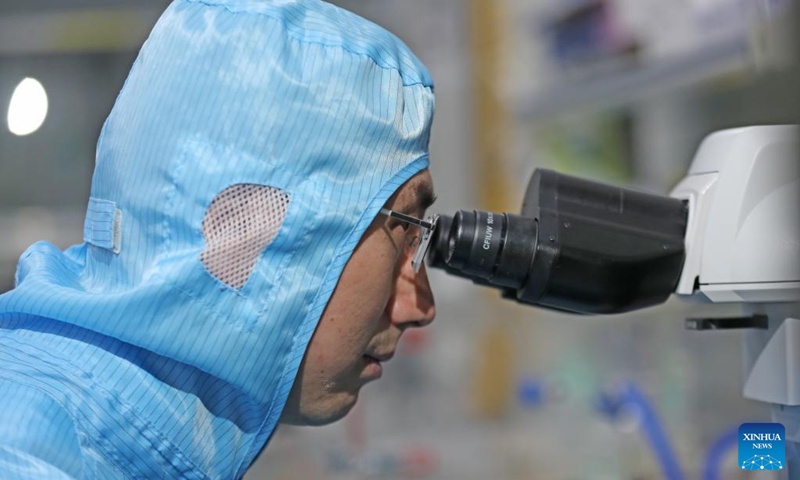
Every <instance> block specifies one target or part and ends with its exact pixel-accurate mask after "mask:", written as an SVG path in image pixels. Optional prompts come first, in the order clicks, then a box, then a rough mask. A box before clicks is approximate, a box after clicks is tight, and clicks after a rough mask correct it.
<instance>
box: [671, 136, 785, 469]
mask: <svg viewBox="0 0 800 480" xmlns="http://www.w3.org/2000/svg"><path fill="white" fill-rule="evenodd" d="M799 140H800V127H797V126H759V127H745V128H737V129H731V130H723V131H720V132H716V133H714V134H712V135H709V136H708V137H707V138H706V139H705V140H704V141H703V143H702V144H701V145H700V148H699V150H698V152H697V154H696V156H695V158H694V161H693V162H692V165H691V167H690V169H689V173H688V175H687V176H686V177H685V178H684V179H683V181H681V182H680V183H679V184H678V185H677V187H675V189H674V190H673V191H672V192H671V194H670V195H671V196H672V197H675V198H680V199H683V200H685V201H688V204H689V219H688V225H687V229H686V241H685V245H686V260H685V262H684V267H683V271H682V273H681V277H680V280H679V282H678V286H677V288H676V290H675V293H676V294H678V295H680V296H685V297H688V298H691V299H695V300H702V301H706V302H713V303H725V302H737V303H742V304H743V315H745V316H762V318H763V316H766V318H767V323H768V327H767V328H749V329H747V330H745V331H744V333H743V348H744V396H745V397H747V398H751V399H754V400H760V401H762V402H767V403H769V404H771V405H772V412H773V421H775V422H778V423H781V424H783V425H784V427H786V445H787V452H786V454H787V461H788V462H789V468H788V469H784V470H785V471H786V470H788V475H789V478H791V479H800V460H798V459H797V458H798V457H797V455H800V148H798V143H799ZM793 454H794V455H795V457H794V460H792V459H791V458H792V455H793Z"/></svg>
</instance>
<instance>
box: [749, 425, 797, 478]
mask: <svg viewBox="0 0 800 480" xmlns="http://www.w3.org/2000/svg"><path fill="white" fill-rule="evenodd" d="M785 438H786V429H785V428H783V425H781V424H780V423H743V424H742V426H741V427H739V467H741V469H742V470H782V469H783V466H784V465H786V441H785Z"/></svg>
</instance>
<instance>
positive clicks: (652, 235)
mask: <svg viewBox="0 0 800 480" xmlns="http://www.w3.org/2000/svg"><path fill="white" fill-rule="evenodd" d="M798 143H800V127H798V126H793V125H788V126H755V127H744V128H736V129H730V130H723V131H719V132H715V133H713V134H711V135H709V136H708V137H706V138H705V139H704V140H703V142H702V143H701V145H700V148H699V149H698V151H697V153H696V155H695V157H694V160H693V162H692V164H691V166H690V168H689V172H688V174H687V176H686V177H685V178H684V179H683V180H682V181H681V182H680V183H679V184H678V185H677V186H676V187H675V188H674V189H673V190H672V192H671V193H670V195H669V196H659V195H652V194H649V193H643V192H639V191H636V190H632V189H628V188H622V187H618V186H611V185H605V184H601V183H597V182H593V181H590V180H585V179H580V178H575V177H572V176H568V175H563V174H560V173H556V172H553V171H549V170H536V171H535V172H534V173H533V175H532V177H531V179H530V182H529V184H528V188H527V190H526V192H525V196H524V201H523V205H522V211H521V213H520V214H519V215H516V214H511V213H494V212H487V211H471V212H470V211H465V210H461V211H458V212H456V214H455V215H453V216H452V217H450V216H440V217H439V218H438V219H437V220H436V222H437V223H436V228H435V229H434V230H433V231H432V232H429V234H427V235H426V236H427V237H429V238H424V239H423V242H429V253H428V263H429V265H430V266H431V267H434V268H441V269H444V270H445V271H447V272H448V273H450V274H452V275H456V276H460V277H465V278H467V279H470V280H472V281H473V282H474V283H476V284H479V285H483V286H487V287H491V288H496V289H498V290H499V291H500V293H501V295H502V297H503V298H506V299H509V300H512V301H515V302H519V303H522V304H525V305H533V306H537V307H541V308H548V309H555V310H560V311H565V312H570V313H575V314H584V315H585V314H611V313H621V312H628V311H633V310H637V309H641V308H645V307H651V306H655V305H658V304H661V303H663V302H665V301H666V300H667V299H668V298H669V296H670V295H672V294H675V295H677V296H679V297H681V298H683V299H686V300H688V301H695V302H705V303H709V302H710V303H728V302H735V303H738V304H741V307H742V310H741V316H739V317H734V318H700V319H687V320H686V327H687V328H690V329H695V330H709V329H732V328H736V329H742V332H743V333H742V337H743V349H744V357H745V372H744V392H743V393H744V396H745V397H747V398H751V399H755V400H759V401H762V402H767V403H769V404H770V405H771V406H772V417H773V421H774V422H776V423H781V424H783V425H784V427H785V428H786V439H785V440H786V454H787V461H788V463H789V465H788V469H787V470H788V472H789V478H790V479H800V148H799V147H798Z"/></svg>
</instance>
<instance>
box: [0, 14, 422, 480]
mask: <svg viewBox="0 0 800 480" xmlns="http://www.w3.org/2000/svg"><path fill="white" fill-rule="evenodd" d="M432 115H433V84H432V81H431V79H430V76H429V74H428V72H427V70H426V69H425V67H424V66H423V65H422V64H421V63H420V62H419V61H418V60H417V59H416V57H414V55H413V54H412V53H411V52H410V51H409V50H408V49H407V47H406V46H405V45H403V44H402V42H400V41H399V40H398V39H396V38H395V37H394V36H392V35H391V34H389V33H388V32H386V31H385V30H383V29H381V28H380V27H377V26H376V25H373V24H371V23H369V22H367V21H365V20H363V19H361V18H358V17H356V16H355V15H352V14H350V13H347V12H345V11H342V10H340V9H338V8H336V7H333V6H331V5H328V4H324V3H322V2H317V1H313V0H298V1H285V0H284V1H275V2H255V1H252V0H210V1H209V0H203V1H199V0H176V1H175V2H174V3H173V4H172V5H170V7H169V8H168V9H167V11H166V12H165V13H164V15H163V16H162V18H161V19H160V20H159V22H158V24H157V25H156V27H155V28H154V30H153V32H152V33H151V35H150V38H149V39H148V40H147V42H146V43H145V45H144V46H143V47H142V50H141V52H140V54H139V57H138V58H137V60H136V62H135V64H134V66H133V68H132V70H131V73H130V75H129V77H128V79H127V80H126V82H125V85H124V87H123V89H122V91H121V92H120V94H119V97H118V98H117V102H116V104H115V106H114V108H113V110H112V112H111V114H110V116H109V117H108V119H107V121H106V123H105V125H104V127H103V130H102V133H101V135H100V139H99V141H98V145H97V162H96V167H95V173H94V177H93V181H92V191H91V198H90V200H89V205H88V208H87V215H86V222H85V225H84V243H82V244H80V245H76V246H73V247H71V248H69V249H67V250H66V251H64V252H61V251H59V250H57V249H56V248H54V247H53V246H52V245H51V244H48V243H46V242H39V243H37V244H34V245H33V246H31V247H30V248H29V249H28V250H27V251H26V252H25V253H24V254H23V256H22V258H21V259H20V262H19V266H18V269H17V286H16V288H15V289H14V290H12V291H11V292H8V293H6V294H4V295H3V296H0V478H4V479H6V478H12V479H13V478H75V479H77V478H100V479H111V478H200V479H205V478H240V477H241V476H243V475H244V472H245V471H246V469H247V468H248V467H249V466H250V464H251V463H252V462H253V460H254V459H255V457H256V456H257V454H258V453H259V452H260V451H261V450H262V449H263V448H264V446H265V445H266V443H267V442H268V440H269V438H270V437H271V435H272V434H273V433H274V431H275V429H276V427H277V425H278V423H279V422H285V423H291V424H302V425H321V424H325V423H329V422H332V421H335V420H337V419H339V418H341V417H342V416H344V415H345V414H346V413H347V412H348V411H349V409H350V408H351V407H352V406H353V404H354V403H355V401H356V398H357V396H358V392H359V389H360V388H361V387H362V386H363V385H364V384H365V383H367V382H368V381H371V380H374V379H376V378H378V377H379V376H380V375H381V371H382V368H383V367H382V363H383V362H385V361H387V360H389V359H390V358H391V356H392V355H393V353H394V351H395V348H396V346H397V342H398V340H399V338H400V336H401V335H402V333H403V331H405V330H406V329H407V328H411V327H420V326H424V325H427V324H429V323H430V322H431V321H432V320H433V316H434V305H433V298H432V295H431V292H430V287H429V285H428V280H427V277H426V273H425V270H424V267H422V268H421V269H419V270H418V271H417V269H416V268H415V267H414V266H412V265H411V256H412V255H413V254H414V253H415V250H416V249H417V248H418V246H419V237H420V235H422V234H424V232H425V230H426V227H430V225H428V224H425V223H424V222H423V224H422V226H420V222H419V221H418V220H414V219H410V218H408V217H405V216H403V215H398V213H397V212H399V213H401V214H406V215H410V216H413V217H418V218H419V217H423V216H424V211H425V209H426V208H427V207H428V206H429V205H430V203H431V202H432V200H433V198H434V196H433V191H432V188H433V187H432V182H431V178H430V175H429V173H428V171H427V167H428V138H429V132H430V124H431V119H432Z"/></svg>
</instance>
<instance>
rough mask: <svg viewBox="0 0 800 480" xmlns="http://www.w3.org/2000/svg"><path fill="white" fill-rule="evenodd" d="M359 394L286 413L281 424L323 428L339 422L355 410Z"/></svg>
mask: <svg viewBox="0 0 800 480" xmlns="http://www.w3.org/2000/svg"><path fill="white" fill-rule="evenodd" d="M343 397H344V396H343ZM357 399H358V394H355V395H347V397H346V398H339V397H336V398H333V399H330V400H329V401H327V402H325V403H324V404H317V405H311V406H308V407H304V408H303V407H301V408H300V411H299V412H290V411H284V412H283V416H281V420H280V423H283V424H286V425H296V426H304V427H321V426H323V425H330V424H331V423H334V422H338V421H339V420H341V419H342V418H344V417H345V416H347V414H348V413H350V410H352V409H353V406H355V404H356V400H357Z"/></svg>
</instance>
